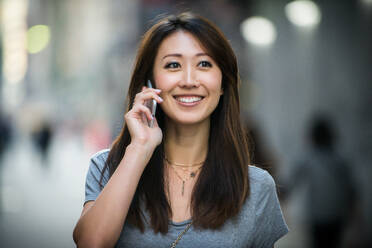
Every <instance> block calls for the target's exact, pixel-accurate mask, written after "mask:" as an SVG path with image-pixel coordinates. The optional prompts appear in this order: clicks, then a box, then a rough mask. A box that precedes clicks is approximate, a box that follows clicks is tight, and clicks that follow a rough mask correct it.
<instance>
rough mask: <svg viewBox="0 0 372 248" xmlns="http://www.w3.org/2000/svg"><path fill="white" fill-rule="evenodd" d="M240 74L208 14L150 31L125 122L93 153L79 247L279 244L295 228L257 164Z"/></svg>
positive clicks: (185, 16) (141, 49)
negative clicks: (244, 120)
mask: <svg viewBox="0 0 372 248" xmlns="http://www.w3.org/2000/svg"><path fill="white" fill-rule="evenodd" d="M147 80H151V82H152V83H153V84H154V89H153V88H147V87H145V86H144V85H145V83H146V81H147ZM238 82H239V78H238V68H237V62H236V57H235V55H234V53H233V51H232V49H231V47H230V45H229V44H228V42H227V40H226V38H225V37H224V35H223V34H222V33H221V32H220V31H219V30H218V29H217V28H216V27H215V26H214V25H213V24H211V23H210V22H209V21H207V20H206V19H204V18H202V17H199V16H195V15H193V14H191V13H183V14H180V15H178V16H169V17H167V18H165V19H163V20H161V21H159V22H158V23H157V24H155V25H154V26H153V27H152V28H151V29H150V30H148V31H147V32H146V34H145V35H144V37H143V40H142V42H141V44H140V47H139V50H138V54H137V58H136V63H135V68H134V71H133V74H132V78H131V83H130V87H129V92H128V98H127V99H129V104H128V110H129V111H128V112H127V113H126V114H125V125H124V127H123V129H122V131H121V133H120V135H119V136H118V137H117V139H116V140H115V141H114V143H113V145H112V148H111V150H110V151H109V150H104V151H101V152H99V153H97V154H96V155H94V156H93V157H92V159H91V164H90V168H89V171H88V174H87V181H86V199H85V204H84V208H83V212H82V215H81V217H80V219H79V221H78V223H77V225H76V227H75V230H74V240H75V242H76V244H77V245H78V246H79V247H113V246H116V247H175V246H177V247H273V245H274V243H275V241H277V240H278V239H279V238H280V237H281V236H283V235H284V234H286V233H287V232H288V229H287V226H286V224H285V222H284V220H283V217H282V213H281V210H280V206H279V203H278V199H277V196H276V190H275V183H274V181H273V179H272V177H271V176H270V175H269V174H268V173H267V172H265V171H263V170H261V169H258V168H257V167H254V166H248V164H249V156H248V154H249V151H248V146H247V141H246V135H245V133H244V131H243V128H242V126H241V124H240V120H239V95H238ZM155 88H156V89H155ZM151 100H155V101H156V102H157V103H158V105H159V106H158V109H157V112H156V116H155V118H154V117H153V116H152V115H151V112H150V110H149V108H148V107H147V106H146V104H147V102H148V101H151ZM152 119H154V126H153V127H149V125H148V121H151V120H152Z"/></svg>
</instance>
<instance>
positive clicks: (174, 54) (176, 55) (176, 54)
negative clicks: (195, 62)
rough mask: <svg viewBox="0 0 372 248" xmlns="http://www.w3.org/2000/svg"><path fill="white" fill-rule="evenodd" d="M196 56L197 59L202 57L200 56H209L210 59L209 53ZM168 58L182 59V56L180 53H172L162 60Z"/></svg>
mask: <svg viewBox="0 0 372 248" xmlns="http://www.w3.org/2000/svg"><path fill="white" fill-rule="evenodd" d="M195 56H196V57H200V56H208V57H210V56H209V54H208V53H197V54H196V55H195ZM166 57H182V54H180V53H171V54H167V55H165V56H164V57H163V58H162V60H163V59H165V58H166Z"/></svg>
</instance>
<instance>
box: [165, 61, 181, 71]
mask: <svg viewBox="0 0 372 248" xmlns="http://www.w3.org/2000/svg"><path fill="white" fill-rule="evenodd" d="M179 67H181V65H180V64H179V63H178V62H170V63H168V64H166V65H165V67H164V68H167V69H176V68H179Z"/></svg>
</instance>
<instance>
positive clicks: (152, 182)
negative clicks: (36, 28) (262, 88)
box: [101, 12, 250, 233]
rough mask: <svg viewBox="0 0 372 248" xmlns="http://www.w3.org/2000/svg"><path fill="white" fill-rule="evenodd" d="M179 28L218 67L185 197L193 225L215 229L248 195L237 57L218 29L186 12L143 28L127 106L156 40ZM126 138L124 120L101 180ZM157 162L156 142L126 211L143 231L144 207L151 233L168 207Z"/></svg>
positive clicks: (160, 150)
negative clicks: (203, 142)
mask: <svg viewBox="0 0 372 248" xmlns="http://www.w3.org/2000/svg"><path fill="white" fill-rule="evenodd" d="M179 30H183V31H186V32H189V33H191V34H192V35H194V36H195V37H196V38H197V39H198V40H199V41H200V42H201V44H202V45H203V47H204V48H205V49H206V50H207V52H208V54H209V55H210V56H211V57H212V58H213V59H214V61H216V63H217V64H218V66H219V68H220V69H221V72H222V88H223V92H224V94H223V95H222V96H221V98H220V101H219V103H218V105H217V107H216V109H215V110H214V112H213V113H212V115H211V118H210V122H211V125H210V127H211V128H210V135H209V147H208V154H207V158H206V161H205V163H204V166H203V167H202V170H201V172H200V175H199V178H198V179H197V182H196V184H195V186H194V190H193V193H192V197H191V214H192V219H193V224H194V226H195V227H198V228H210V229H217V228H219V227H221V226H222V225H223V224H224V223H225V221H226V220H227V219H229V218H231V217H233V216H235V215H236V214H238V213H239V211H240V209H241V207H242V205H243V203H244V202H245V199H246V198H247V197H248V195H249V177H248V164H249V162H250V158H249V150H248V144H247V140H246V133H245V131H244V129H243V127H242V124H241V121H240V106H239V93H238V84H239V82H240V81H239V75H238V66H237V60H236V57H235V54H234V52H233V50H232V48H231V47H230V45H229V43H228V41H227V40H226V38H225V37H224V35H223V34H222V32H221V31H220V30H219V29H218V28H217V27H216V26H215V25H213V24H212V23H211V22H209V21H208V20H207V19H205V18H203V17H200V16H197V15H194V14H192V13H189V12H187V13H182V14H180V15H177V16H174V15H171V16H168V17H166V18H164V19H162V20H160V21H159V22H158V23H156V24H155V25H154V26H152V27H151V28H150V29H149V30H148V31H147V32H146V33H145V35H144V37H143V39H142V41H141V43H140V46H139V49H138V52H137V57H136V61H135V67H134V70H133V73H132V78H131V82H130V86H129V90H128V96H127V101H128V104H127V107H128V109H127V111H128V110H129V109H130V108H131V107H132V105H133V101H134V97H135V95H136V94H137V93H138V92H140V91H141V88H142V86H143V85H144V84H145V82H146V80H147V79H152V70H153V64H154V60H155V57H156V54H157V51H158V48H159V46H160V44H161V42H162V41H163V40H164V39H165V38H166V37H168V36H169V35H170V34H172V33H174V32H176V31H179ZM155 84H156V82H155ZM156 119H157V121H158V123H159V127H160V128H161V129H162V131H163V132H164V131H165V128H164V127H165V125H164V124H165V123H164V121H165V117H164V112H163V111H162V110H161V108H158V111H157V113H156ZM130 141H131V138H130V134H129V131H128V128H127V126H126V125H125V124H124V126H123V128H122V130H121V133H120V134H119V136H118V137H117V138H116V139H115V141H114V142H113V144H112V148H111V150H110V153H109V156H108V158H107V161H106V164H105V167H104V169H103V171H102V176H101V182H102V178H103V173H104V171H105V170H106V169H108V170H109V174H110V176H111V175H112V174H113V173H114V171H115V170H116V168H117V166H118V165H119V163H120V161H121V160H122V158H123V156H124V152H125V149H126V147H127V146H128V145H129V143H130ZM163 161H164V145H163V142H162V143H161V144H160V145H159V146H158V147H157V148H156V149H155V151H154V153H153V155H152V157H151V159H150V161H149V163H148V165H147V166H146V168H145V170H144V172H143V174H142V176H141V178H140V181H139V183H138V186H137V189H136V193H135V195H134V197H133V200H132V202H131V206H130V208H129V211H128V215H127V220H128V221H129V222H130V223H131V224H133V225H134V226H136V227H138V228H139V229H140V230H141V231H143V230H144V222H143V221H144V218H145V217H144V214H143V210H144V209H143V208H141V206H144V207H145V208H146V210H147V211H148V213H149V215H150V224H151V227H152V228H153V229H154V231H155V232H161V233H166V232H167V231H168V220H169V218H170V217H171V216H172V211H171V208H170V204H169V202H168V199H167V197H166V194H165V191H164V184H165V182H164V177H163V175H164V174H163V172H164V171H163V164H164V163H163ZM141 202H142V203H143V205H142V204H140V203H141Z"/></svg>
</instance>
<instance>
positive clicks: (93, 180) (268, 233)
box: [85, 150, 288, 248]
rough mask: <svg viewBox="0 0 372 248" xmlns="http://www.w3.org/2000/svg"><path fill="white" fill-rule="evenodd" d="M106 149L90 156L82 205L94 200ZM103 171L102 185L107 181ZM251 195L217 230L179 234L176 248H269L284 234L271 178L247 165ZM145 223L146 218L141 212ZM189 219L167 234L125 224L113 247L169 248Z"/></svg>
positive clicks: (285, 228)
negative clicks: (179, 238) (142, 229)
mask: <svg viewBox="0 0 372 248" xmlns="http://www.w3.org/2000/svg"><path fill="white" fill-rule="evenodd" d="M108 153H109V150H102V151H100V152H98V153H96V154H95V155H93V156H92V158H91V161H90V166H89V170H88V173H87V178H86V185H85V202H87V201H94V200H96V198H97V197H98V195H99V193H100V192H101V189H100V187H99V180H100V176H101V171H102V169H103V166H104V163H105V161H106V159H107V156H108ZM108 178H109V176H108V171H107V170H106V171H105V174H104V180H103V185H105V184H106V183H107V181H108ZM249 178H250V186H251V192H250V196H249V198H248V199H247V200H246V202H245V203H244V205H243V207H242V209H241V210H240V213H239V214H238V215H237V216H235V217H234V218H231V219H229V220H227V221H226V222H225V224H224V225H223V226H222V228H221V229H219V230H210V229H202V230H200V229H195V228H194V227H193V226H191V228H190V229H189V230H188V231H187V232H186V233H185V234H184V235H183V237H182V238H181V240H180V241H179V243H178V244H177V248H190V247H203V248H209V247H210V248H212V247H213V248H216V247H223V248H226V247H246V248H248V247H252V248H261V247H262V248H266V247H273V245H274V243H275V242H276V241H277V240H278V239H279V238H281V237H282V236H284V235H285V234H286V233H287V232H288V227H287V225H286V223H285V221H284V218H283V215H282V211H281V209H280V205H279V201H278V197H277V194H276V187H275V182H274V180H273V178H272V177H271V176H270V174H269V173H267V172H266V171H265V170H262V169H260V168H257V167H255V166H249ZM144 213H145V217H146V219H147V220H148V218H149V215H148V213H147V212H146V211H145V210H144ZM190 222H191V220H187V221H183V222H177V223H175V222H173V221H171V220H170V221H169V229H168V233H167V234H165V235H163V234H160V233H157V234H155V233H154V231H153V230H152V229H151V227H150V226H149V225H146V223H145V232H144V233H141V232H140V231H139V230H138V229H137V228H135V227H134V226H133V225H131V224H130V223H128V222H125V223H124V227H123V230H122V232H121V234H120V238H119V240H118V242H117V244H116V247H130V248H137V247H138V248H146V247H149V248H150V247H151V248H157V247H162V248H163V247H170V246H171V244H172V242H173V241H174V240H175V239H176V238H177V237H178V235H179V234H180V233H181V232H182V231H183V230H184V229H185V227H186V226H187V224H189V223H190Z"/></svg>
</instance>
